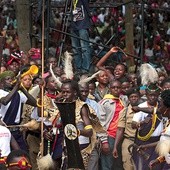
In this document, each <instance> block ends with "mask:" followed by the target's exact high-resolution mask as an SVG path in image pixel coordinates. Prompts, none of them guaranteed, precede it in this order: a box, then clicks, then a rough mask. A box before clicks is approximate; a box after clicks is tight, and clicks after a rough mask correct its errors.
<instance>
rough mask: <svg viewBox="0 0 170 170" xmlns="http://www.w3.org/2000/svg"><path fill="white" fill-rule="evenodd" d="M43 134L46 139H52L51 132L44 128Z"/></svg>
mask: <svg viewBox="0 0 170 170" xmlns="http://www.w3.org/2000/svg"><path fill="white" fill-rule="evenodd" d="M43 134H44V138H45V139H46V140H49V141H53V134H52V133H51V132H50V131H49V132H48V131H47V130H44V132H43Z"/></svg>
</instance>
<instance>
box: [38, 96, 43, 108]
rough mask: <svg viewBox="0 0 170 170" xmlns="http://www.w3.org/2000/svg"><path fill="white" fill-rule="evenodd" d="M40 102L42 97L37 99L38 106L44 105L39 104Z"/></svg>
mask: <svg viewBox="0 0 170 170" xmlns="http://www.w3.org/2000/svg"><path fill="white" fill-rule="evenodd" d="M39 102H40V98H38V99H37V106H38V107H42V105H41V104H39Z"/></svg>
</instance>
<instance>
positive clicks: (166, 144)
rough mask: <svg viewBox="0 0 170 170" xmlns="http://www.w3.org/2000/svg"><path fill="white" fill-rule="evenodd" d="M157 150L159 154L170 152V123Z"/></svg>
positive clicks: (163, 154) (164, 154)
mask: <svg viewBox="0 0 170 170" xmlns="http://www.w3.org/2000/svg"><path fill="white" fill-rule="evenodd" d="M156 151H157V153H158V154H159V156H166V155H167V154H169V152H170V125H169V126H168V127H167V128H166V130H165V132H164V133H162V136H161V137H160V140H159V142H158V144H157V146H156Z"/></svg>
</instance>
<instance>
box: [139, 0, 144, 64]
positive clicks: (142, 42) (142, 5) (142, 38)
mask: <svg viewBox="0 0 170 170" xmlns="http://www.w3.org/2000/svg"><path fill="white" fill-rule="evenodd" d="M141 16H142V22H141V47H140V48H141V49H140V58H141V64H142V63H143V55H144V1H143V0H142V2H141Z"/></svg>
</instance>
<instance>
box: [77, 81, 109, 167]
mask: <svg viewBox="0 0 170 170" xmlns="http://www.w3.org/2000/svg"><path fill="white" fill-rule="evenodd" d="M79 89H80V99H81V100H82V101H84V102H85V103H87V105H88V106H89V109H90V113H91V117H93V121H94V120H95V126H93V133H94V134H93V140H91V142H93V144H92V145H94V146H93V147H92V150H91V154H90V158H89V163H88V170H98V169H99V157H100V146H99V140H101V141H103V140H105V139H107V134H106V132H105V131H104V129H103V128H102V126H101V124H100V122H99V121H98V119H99V118H100V115H102V113H103V111H102V109H101V106H100V105H99V103H97V102H96V101H95V100H93V99H90V98H89V97H88V95H89V85H88V84H87V83H84V84H80V85H79ZM95 117H96V118H95ZM96 121H97V122H98V123H96ZM96 139H97V140H96Z"/></svg>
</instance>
